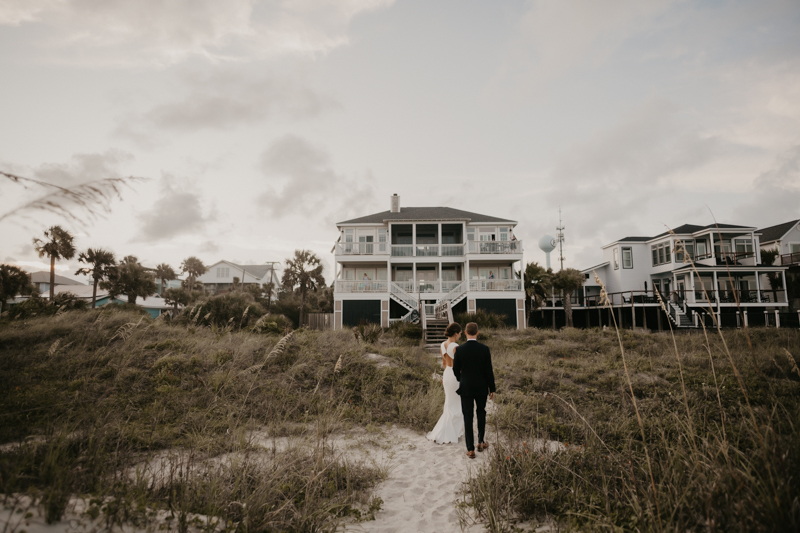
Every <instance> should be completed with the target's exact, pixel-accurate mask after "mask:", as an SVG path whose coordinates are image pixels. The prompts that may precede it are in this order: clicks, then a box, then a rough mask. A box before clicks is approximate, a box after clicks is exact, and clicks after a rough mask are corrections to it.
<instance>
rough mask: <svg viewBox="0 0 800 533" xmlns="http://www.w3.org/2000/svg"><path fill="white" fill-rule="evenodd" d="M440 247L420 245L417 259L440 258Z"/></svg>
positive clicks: (436, 245)
mask: <svg viewBox="0 0 800 533" xmlns="http://www.w3.org/2000/svg"><path fill="white" fill-rule="evenodd" d="M438 256H439V245H438V244H418V245H417V257H438Z"/></svg>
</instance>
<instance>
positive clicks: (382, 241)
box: [378, 228, 389, 253]
mask: <svg viewBox="0 0 800 533" xmlns="http://www.w3.org/2000/svg"><path fill="white" fill-rule="evenodd" d="M388 237H389V230H388V229H384V228H379V229H378V252H381V253H385V252H386V242H387V241H388Z"/></svg>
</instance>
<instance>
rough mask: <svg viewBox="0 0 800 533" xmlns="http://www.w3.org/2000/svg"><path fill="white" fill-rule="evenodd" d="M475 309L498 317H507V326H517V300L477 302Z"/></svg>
mask: <svg viewBox="0 0 800 533" xmlns="http://www.w3.org/2000/svg"><path fill="white" fill-rule="evenodd" d="M475 307H476V308H477V309H480V310H482V311H486V312H489V313H494V314H496V315H505V317H506V325H507V326H511V327H512V328H513V327H516V325H517V301H516V300H475Z"/></svg>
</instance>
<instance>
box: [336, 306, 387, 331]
mask: <svg viewBox="0 0 800 533" xmlns="http://www.w3.org/2000/svg"><path fill="white" fill-rule="evenodd" d="M362 322H371V323H373V324H378V325H380V323H381V302H380V300H344V301H343V302H342V325H344V326H348V327H353V326H358V325H359V324H361V323H362Z"/></svg>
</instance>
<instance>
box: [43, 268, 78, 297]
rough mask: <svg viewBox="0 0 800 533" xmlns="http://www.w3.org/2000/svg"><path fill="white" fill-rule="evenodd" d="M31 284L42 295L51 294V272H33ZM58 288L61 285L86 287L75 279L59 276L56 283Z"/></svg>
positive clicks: (56, 277) (56, 276)
mask: <svg viewBox="0 0 800 533" xmlns="http://www.w3.org/2000/svg"><path fill="white" fill-rule="evenodd" d="M30 276H31V283H33V285H34V286H35V287H36V290H37V291H39V292H42V293H45V292H46V293H49V292H50V271H48V270H41V271H39V272H32V273H31V275H30ZM54 285H55V286H56V287H59V286H61V285H85V284H84V283H81V282H80V281H76V280H74V279H70V278H65V277H64V276H59V275H58V274H56V275H55V283H54Z"/></svg>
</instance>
